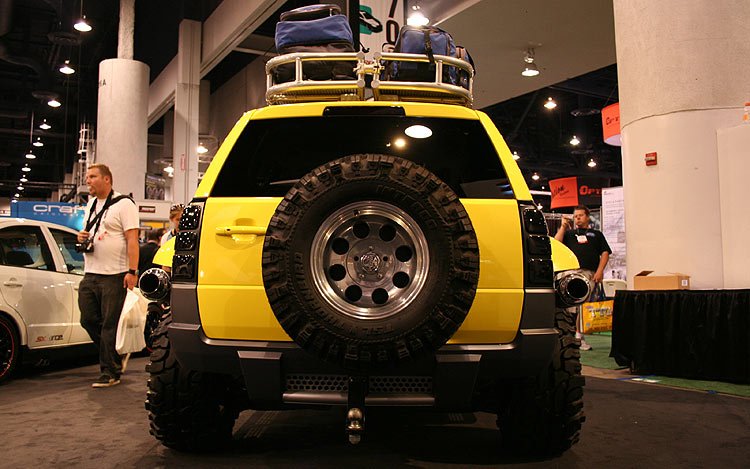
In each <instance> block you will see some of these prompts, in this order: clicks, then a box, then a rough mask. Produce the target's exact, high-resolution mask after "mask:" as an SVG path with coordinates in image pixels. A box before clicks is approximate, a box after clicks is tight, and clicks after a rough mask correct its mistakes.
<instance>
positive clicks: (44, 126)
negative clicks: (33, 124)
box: [39, 119, 52, 130]
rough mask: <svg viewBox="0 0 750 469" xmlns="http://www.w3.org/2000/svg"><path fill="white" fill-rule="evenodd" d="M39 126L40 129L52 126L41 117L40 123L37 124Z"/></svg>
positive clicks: (47, 128)
mask: <svg viewBox="0 0 750 469" xmlns="http://www.w3.org/2000/svg"><path fill="white" fill-rule="evenodd" d="M39 128H40V129H42V130H49V129H51V128H52V126H51V125H49V124H48V123H47V119H43V120H42V123H41V124H39Z"/></svg>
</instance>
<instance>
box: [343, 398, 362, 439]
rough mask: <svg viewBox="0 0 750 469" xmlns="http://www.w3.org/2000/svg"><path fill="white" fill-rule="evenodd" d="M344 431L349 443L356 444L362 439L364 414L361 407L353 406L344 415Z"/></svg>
mask: <svg viewBox="0 0 750 469" xmlns="http://www.w3.org/2000/svg"><path fill="white" fill-rule="evenodd" d="M346 422H347V424H346V433H347V435H349V443H351V444H353V445H356V444H358V443H359V442H360V441H362V432H363V431H364V429H365V414H364V413H363V412H362V409H360V408H358V407H354V408H352V409H349V412H348V413H347V415H346Z"/></svg>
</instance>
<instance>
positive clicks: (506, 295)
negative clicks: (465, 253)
mask: <svg viewBox="0 0 750 469" xmlns="http://www.w3.org/2000/svg"><path fill="white" fill-rule="evenodd" d="M523 294H524V293H523V289H516V290H477V295H476V297H475V298H474V304H472V306H471V310H469V314H468V315H467V316H466V319H465V320H464V323H463V324H461V327H460V328H459V329H458V331H457V332H456V333H455V334H454V335H453V337H452V338H451V340H449V341H448V343H449V344H506V343H508V342H512V341H513V339H514V338H515V337H516V333H517V332H518V325H519V324H520V323H521V308H523Z"/></svg>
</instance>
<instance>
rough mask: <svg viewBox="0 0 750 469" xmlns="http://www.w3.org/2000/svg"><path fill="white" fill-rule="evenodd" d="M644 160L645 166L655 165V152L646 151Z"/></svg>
mask: <svg viewBox="0 0 750 469" xmlns="http://www.w3.org/2000/svg"><path fill="white" fill-rule="evenodd" d="M644 161H645V162H646V166H656V152H655V151H653V152H651V153H646V157H645V158H644Z"/></svg>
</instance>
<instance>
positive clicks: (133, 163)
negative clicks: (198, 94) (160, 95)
mask: <svg viewBox="0 0 750 469" xmlns="http://www.w3.org/2000/svg"><path fill="white" fill-rule="evenodd" d="M148 73H149V69H148V65H146V64H144V63H142V62H138V61H136V60H128V59H107V60H103V61H102V62H101V63H100V64H99V105H98V114H97V119H96V129H97V136H96V162H97V163H104V164H106V165H107V166H109V168H110V169H111V170H112V175H113V178H114V187H115V190H117V191H118V192H122V193H123V194H128V193H131V192H132V193H133V196H134V197H135V198H136V199H143V198H144V196H145V193H144V188H145V174H146V156H147V154H148V147H147V143H148V128H147V125H146V119H147V117H148Z"/></svg>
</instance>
